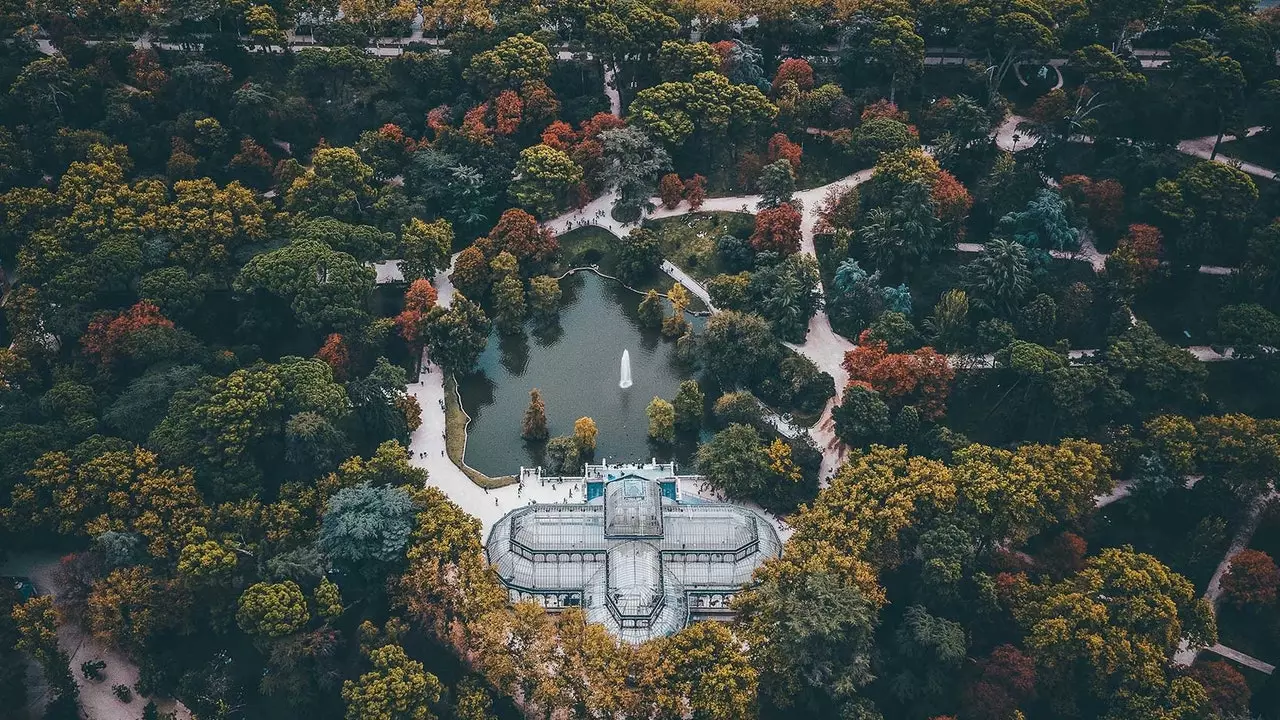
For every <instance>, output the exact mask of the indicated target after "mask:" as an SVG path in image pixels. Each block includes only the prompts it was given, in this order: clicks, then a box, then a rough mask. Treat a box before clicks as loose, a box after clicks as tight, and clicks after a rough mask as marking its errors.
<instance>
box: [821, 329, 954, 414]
mask: <svg viewBox="0 0 1280 720" xmlns="http://www.w3.org/2000/svg"><path fill="white" fill-rule="evenodd" d="M843 365H844V369H845V371H847V372H848V373H849V384H851V385H852V384H854V383H862V384H864V385H865V386H867V387H869V388H871V389H872V390H875V391H876V392H878V393H880V396H881V397H883V398H884V399H885V400H886V401H887V402H889V403H890V404H897V405H898V406H900V407H901V406H905V405H914V406H915V407H916V409H917V410H918V411H919V412H920V416H921V417H923V418H926V419H929V420H935V419H937V418H939V417H942V415H943V414H944V413H945V412H946V410H947V396H948V395H949V394H950V393H951V381H952V380H953V379H954V378H955V371H954V370H952V369H951V363H950V362H948V360H947V356H946V355H941V354H939V353H938V352H937V351H936V350H934V349H933V348H931V347H923V348H920V349H919V350H916V351H914V352H910V353H891V352H889V346H888V344H887V343H885V342H884V341H883V340H875V339H872V337H871V331H870V330H863V331H862V334H861V335H859V336H858V346H857V347H856V348H854V349H852V350H850V351H849V352H847V353H845V355H844V363H843Z"/></svg>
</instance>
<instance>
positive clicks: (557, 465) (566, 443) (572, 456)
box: [546, 435, 582, 475]
mask: <svg viewBox="0 0 1280 720" xmlns="http://www.w3.org/2000/svg"><path fill="white" fill-rule="evenodd" d="M546 462H547V472H548V473H550V474H552V475H573V474H576V473H577V472H578V471H580V470H582V446H581V445H579V444H578V441H577V439H576V438H574V437H573V436H572V435H559V436H556V437H553V438H551V439H550V440H548V441H547V451H546Z"/></svg>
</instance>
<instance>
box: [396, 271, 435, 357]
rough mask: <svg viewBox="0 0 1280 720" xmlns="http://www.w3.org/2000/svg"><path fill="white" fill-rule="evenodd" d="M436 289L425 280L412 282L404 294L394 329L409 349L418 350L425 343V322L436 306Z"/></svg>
mask: <svg viewBox="0 0 1280 720" xmlns="http://www.w3.org/2000/svg"><path fill="white" fill-rule="evenodd" d="M437 299H438V295H437V293H436V289H435V288H434V287H433V286H432V285H431V283H430V282H428V281H427V280H426V278H419V279H417V280H414V281H413V282H412V283H410V285H409V289H408V290H406V291H405V293H404V309H403V310H401V311H400V314H399V315H397V316H396V320H395V323H396V328H397V329H398V330H399V331H400V337H402V338H404V341H405V342H406V343H408V344H409V347H411V348H414V349H415V350H420V349H421V347H422V344H423V343H424V342H425V338H424V333H425V332H426V321H427V317H428V315H429V313H430V312H431V309H432V308H434V307H435V306H436V300H437Z"/></svg>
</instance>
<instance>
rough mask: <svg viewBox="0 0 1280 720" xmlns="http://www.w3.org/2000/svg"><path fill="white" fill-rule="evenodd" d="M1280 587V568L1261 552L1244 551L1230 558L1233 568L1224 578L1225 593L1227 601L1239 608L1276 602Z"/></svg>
mask: <svg viewBox="0 0 1280 720" xmlns="http://www.w3.org/2000/svg"><path fill="white" fill-rule="evenodd" d="M1278 587H1280V568H1277V567H1276V561H1275V560H1272V559H1271V556H1270V555H1268V554H1266V553H1264V552H1262V551H1261V550H1241V551H1240V552H1238V553H1236V554H1235V555H1234V556H1233V557H1232V558H1231V566H1230V567H1229V568H1227V572H1226V573H1224V574H1223V576H1222V592H1223V594H1224V595H1226V597H1227V601H1228V602H1230V603H1231V604H1232V605H1235V606H1236V607H1238V608H1244V607H1250V608H1254V609H1259V608H1263V607H1270V606H1271V605H1274V604H1275V602H1276V589H1277V588H1278Z"/></svg>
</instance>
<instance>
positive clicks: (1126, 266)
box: [1106, 224, 1161, 297]
mask: <svg viewBox="0 0 1280 720" xmlns="http://www.w3.org/2000/svg"><path fill="white" fill-rule="evenodd" d="M1160 249H1161V243H1160V230H1159V229H1157V228H1155V227H1153V226H1151V225H1141V224H1135V225H1130V226H1129V232H1128V233H1127V234H1125V236H1124V237H1122V238H1120V242H1119V243H1118V244H1117V245H1116V249H1115V252H1113V253H1111V254H1110V255H1108V256H1107V264H1106V272H1107V277H1108V278H1109V279H1111V280H1112V281H1113V282H1114V283H1115V285H1116V287H1117V289H1119V290H1120V291H1121V292H1122V293H1124V294H1125V296H1126V297H1131V296H1132V295H1133V294H1134V293H1136V292H1137V291H1138V290H1140V289H1141V288H1142V287H1144V286H1146V285H1147V284H1148V283H1149V282H1150V281H1151V280H1152V278H1154V276H1155V274H1156V272H1157V271H1158V270H1159V269H1160Z"/></svg>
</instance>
